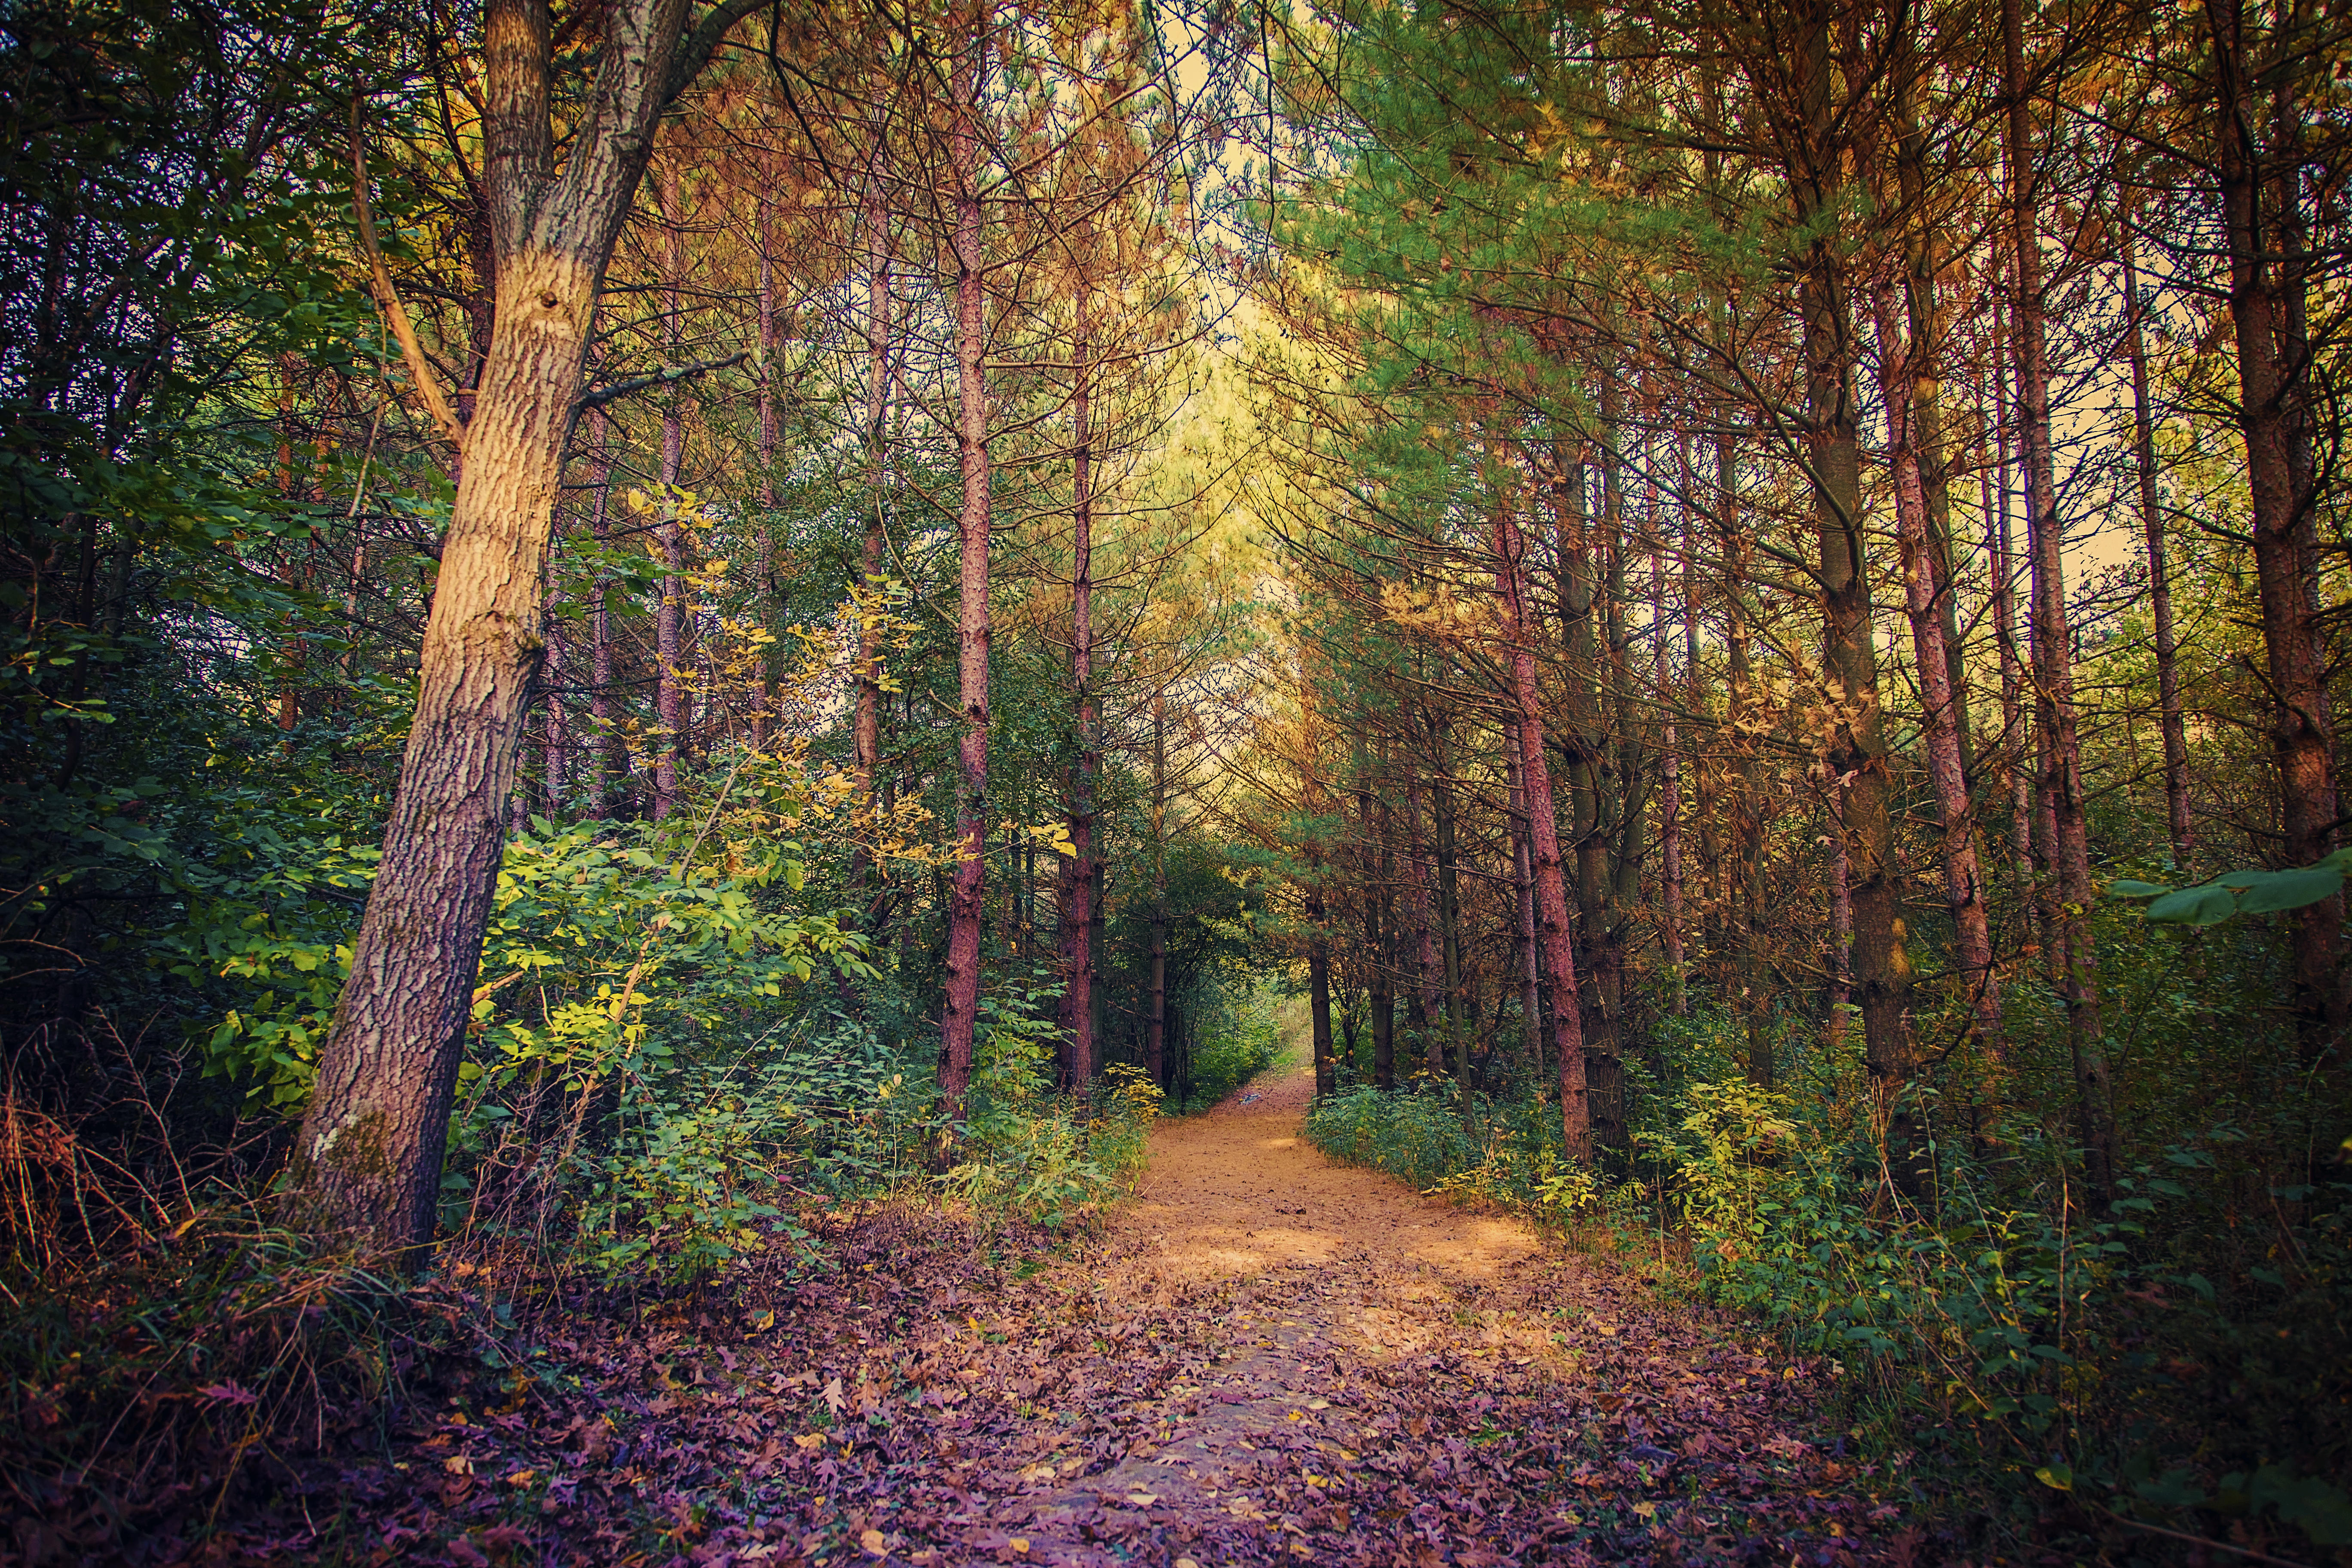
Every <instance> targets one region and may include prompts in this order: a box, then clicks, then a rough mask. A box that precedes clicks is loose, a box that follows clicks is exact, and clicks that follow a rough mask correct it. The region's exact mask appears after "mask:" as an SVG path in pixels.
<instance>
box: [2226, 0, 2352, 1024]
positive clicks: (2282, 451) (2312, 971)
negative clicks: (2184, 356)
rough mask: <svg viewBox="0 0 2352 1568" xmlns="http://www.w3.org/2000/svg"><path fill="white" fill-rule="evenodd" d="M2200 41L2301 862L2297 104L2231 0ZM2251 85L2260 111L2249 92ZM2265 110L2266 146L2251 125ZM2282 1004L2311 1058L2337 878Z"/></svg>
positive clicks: (2273, 666) (2289, 849) (2304, 470)
mask: <svg viewBox="0 0 2352 1568" xmlns="http://www.w3.org/2000/svg"><path fill="white" fill-rule="evenodd" d="M2205 15H2206V22H2207V26H2208V28H2209V30H2210V33H2211V36H2212V42H2213V89H2214V90H2213V106H2214V137H2213V140H2214V153H2215V154H2216V156H2215V174H2216V176H2217V179H2218V183H2219V184H2220V187H2221V191H2220V194H2221V219H2222V230H2223V236H2224V238H2225V240H2226V243H2227V245H2228V248H2229V258H2230V322H2231V328H2232V329H2233V331H2234V334H2235V338H2236V346H2237V351H2238V393H2239V395H2238V424H2239V430H2240V433H2241V434H2242V437H2243V438H2244V441H2245V445H2246V489H2247V491H2248V493H2249V496H2250V499H2251V500H2252V512H2253V519H2252V521H2253V535H2254V582H2255V590H2256V595H2257V597H2258V599H2259V601H2260V603H2261V605H2262V614H2263V654H2264V659H2265V668H2264V671H2263V673H2264V675H2265V676H2266V678H2267V683H2268V685H2269V687H2270V692H2271V703H2272V710H2271V750H2272V753H2273V756H2274V757H2275V758H2276V759H2277V763H2278V773H2279V805H2280V826H2281V828H2282V829H2283V830H2284V831H2283V835H2282V837H2283V841H2282V843H2281V845H2280V848H2281V850H2282V852H2283V858H2284V860H2285V862H2286V864H2288V865H2290V866H2307V865H2310V864H2312V863H2313V862H2314V861H2316V860H2319V859H2322V858H2325V857H2326V855H2327V854H2328V853H2329V852H2330V850H2332V849H2333V848H2334V847H2335V843H2336V828H2337V826H2338V822H2337V817H2338V815H2339V811H2338V805H2337V797H2336V729H2335V716H2334V714H2333V712H2332V711H2331V709H2330V704H2329V700H2328V691H2327V674H2328V663H2329V661H2328V655H2327V644H2326V630H2325V625H2324V623H2323V622H2322V621H2321V619H2320V616H2321V609H2320V596H2319V545H2318V537H2317V531H2316V520H2315V511H2316V510H2317V487H2316V484H2315V471H2314V465H2313V456H2312V417H2311V409H2310V392H2309V380H2310V363H2311V350H2310V345H2309V342H2307V338H2308V329H2307V327H2306V326H2305V318H2306V313H2307V309H2308V307H2307V305H2306V302H2305V298H2306V294H2307V291H2308V284H2307V282H2306V278H2307V274H2308V272H2309V270H2310V268H2311V266H2312V261H2311V247H2310V242H2309V239H2308V237H2307V236H2306V234H2305V221H2304V218H2303V206H2302V204H2303V193H2302V182H2303V178H2304V175H2303V160H2304V159H2305V158H2306V157H2307V156H2308V153H2305V151H2304V150H2303V149H2302V147H2301V143H2302V142H2303V140H2304V136H2303V130H2302V121H2303V110H2302V107H2301V104H2300V103H2299V101H2298V100H2297V99H2296V96H2295V89H2294V83H2293V81H2292V79H2283V80H2281V81H2280V82H2279V83H2277V84H2275V85H2273V84H2269V83H2259V82H2257V81H2256V80H2254V79H2253V78H2252V66H2251V61H2250V57H2251V56H2252V47H2251V46H2250V43H2249V40H2248V38H2247V37H2246V30H2247V28H2246V16H2245V8H2244V5H2243V3H2242V0H2205ZM2264 95H2267V96H2268V97H2269V98H2270V100H2271V102H2270V104H2269V106H2268V109H2267V112H2266V110H2265V106H2264V105H2263V103H2262V102H2261V101H2260V99H2261V97H2263V96H2264ZM2265 119H2268V120H2269V121H2271V122H2272V125H2273V141H2274V142H2275V143H2277V144H2276V145H2273V146H2270V147H2267V148H2266V147H2264V146H2263V145H2262V144H2261V143H2260V142H2258V141H2257V139H2256V133H2255V126H2256V125H2257V124H2259V123H2261V122H2262V121H2263V120H2265ZM2291 920H2292V922H2293V925H2294V978H2295V993H2296V997H2295V1000H2296V1005H2297V1008H2298V1010H2299V1011H2301V1012H2302V1014H2303V1015H2304V1017H2305V1038H2306V1041H2307V1042H2308V1045H2307V1051H2308V1053H2309V1054H2310V1055H2312V1056H2313V1057H2314V1058H2316V1057H2317V1055H2318V1053H2319V1052H2320V1051H2323V1050H2325V1049H2326V1048H2328V1047H2330V1046H2331V1045H2335V1044H2340V1042H2341V1039H2342V1037H2343V1032H2344V1028H2345V1026H2346V1023H2347V1019H2352V994H2347V987H2346V984H2345V978H2346V977H2345V975H2344V973H2343V972H2342V970H2341V968H2340V963H2341V958H2340V954H2339V953H2338V952H2337V947H2338V934H2339V932H2340V931H2341V930H2342V927H2343V923H2344V898H2343V895H2342V894H2341V893H2338V894H2336V896H2334V897H2332V898H2328V899H2326V900H2322V901H2320V902H2318V903H2315V904H2312V905H2308V906H2306V907H2305V908H2304V909H2302V910H2297V911H2295V912H2294V915H2293V916H2292V917H2291Z"/></svg>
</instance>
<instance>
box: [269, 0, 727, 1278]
mask: <svg viewBox="0 0 2352 1568" xmlns="http://www.w3.org/2000/svg"><path fill="white" fill-rule="evenodd" d="M749 8H750V7H749V6H748V5H742V6H740V7H739V8H734V9H731V10H730V11H727V12H722V13H719V14H716V15H714V16H712V17H711V18H710V19H709V21H707V22H706V23H705V24H703V25H702V26H699V27H698V28H697V29H696V30H695V31H694V33H693V34H692V35H691V36H689V37H685V38H683V39H682V38H681V37H680V33H681V31H682V28H683V26H684V22H685V18H686V5H685V3H684V0H616V4H614V5H613V6H612V7H611V8H610V11H609V13H608V19H607V23H606V25H607V26H608V28H609V29H610V30H611V33H612V35H613V37H614V47H613V48H611V49H610V50H608V51H607V52H606V54H605V57H604V66H603V67H602V68H601V69H600V71H599V74H598V77H597V80H596V84H595V89H594V91H593V93H592V95H591V97H590V100H589V101H588V102H587V104H586V106H585V107H584V109H583V110H582V112H581V114H580V115H579V117H578V119H577V120H576V121H574V122H573V124H572V127H571V130H572V135H571V138H570V142H569V153H568V157H567V162H566V166H565V168H564V170H563V172H562V174H561V175H560V176H559V175H558V174H556V173H555V171H554V167H553V163H554V152H553V148H554V139H553V135H552V130H551V124H550V120H549V109H550V97H551V67H550V19H549V16H548V11H547V8H546V6H545V5H543V4H537V3H533V0H488V5H487V8H486V11H485V14H484V17H483V32H484V50H483V52H484V57H485V60H484V64H485V70H484V78H483V79H484V98H483V124H484V146H485V159H484V170H483V177H484V184H485V187H486V193H487V195H488V207H489V212H490V218H491V222H492V225H493V231H494V237H495V241H496V247H497V271H496V291H495V305H494V317H493V326H492V331H491V335H490V341H489V344H488V353H487V354H486V355H485V357H484V360H483V363H482V370H481V374H480V376H479V378H478V386H477V390H476V394H475V397H474V400H473V416H472V419H471V420H470V422H469V423H468V425H467V428H466V433H465V443H464V458H465V461H464V463H463V466H462V469H461V474H460V478H459V479H458V484H457V502H456V505H455V507H454V509H453V510H452V512H451V516H450V523H449V531H448V534H447V537H446V541H445V542H444V544H443V547H442V555H441V564H440V572H439V574H438V577H437V579H436V586H435V592H434V596H433V609H432V614H431V616H430V617H429V618H428V620H427V621H426V623H425V644H424V649H423V654H422V657H421V659H420V661H419V679H418V693H417V705H416V713H415V719H414V721H412V723H411V725H410V728H409V734H408V745H407V749H406V751H405V752H404V755H403V757H402V760H401V770H400V783H399V785H398V787H397V789H396V791H395V793H394V797H393V805H392V812H391V820H390V823H389V825H388V826H387V827H386V830H385V833H384V840H383V858H382V859H381V861H380V863H379V866H378V869H377V875H376V880H375V886H374V888H373V890H372V891H371V893H370V895H369V899H368V907H367V912H366V914H365V916H364V917H363V918H362V921H361V923H360V932H359V937H358V939H357V941H356V942H355V943H354V951H353V954H352V973H351V978H350V979H349V980H348V981H347V982H346V983H345V984H344V986H343V990H342V994H341V998H340V999H339V1000H338V1002H337V1005H336V1009H335V1019H334V1022H333V1024H332V1025H331V1027H330V1028H329V1031H328V1035H327V1038H326V1041H325V1043H324V1044H323V1046H322V1047H321V1048H320V1057H319V1073H318V1079H317V1084H316V1087H315V1088H314V1089H313V1090H312V1094H311V1100H310V1110H309V1113H308V1115H307V1116H306V1117H305V1118H304V1121H303V1124H302V1130H301V1131H300V1133H299V1136H298V1137H297V1138H296V1140H295V1147H294V1154H293V1160H292V1165H291V1168H290V1170H289V1174H288V1182H287V1198H286V1202H287V1208H288V1213H289V1216H290V1217H292V1218H294V1219H295V1220H296V1221H297V1223H299V1224H302V1225H305V1226H310V1227H312V1228H316V1229H320V1230H323V1231H330V1232H349V1233H357V1234H358V1235H360V1236H362V1237H366V1238H369V1239H372V1240H374V1241H377V1242H380V1243H387V1244H390V1245H393V1246H395V1247H415V1246H418V1245H421V1244H424V1243H426V1242H429V1241H430V1240H431V1238H432V1235H433V1228H434V1217H435V1207H436V1203H437V1200H438V1198H439V1195H440V1184H441V1161H442V1155H443V1152H444V1149H445V1145H446V1139H447V1136H448V1127H449V1107H450V1103H451V1098H452V1095H453V1093H454V1090H455V1089H456V1086H457V1068H458V1064H459V1062H460V1061H461V1059H462V1057H463V1044H464V1031H465V1028H466V1026H467V1019H468V1016H469V1012H470V1004H471V1001H472V997H473V991H474V982H475V978H476V973H477V970H478V966H479V963H480V961H481V951H482V938H483V934H484V930H485V927H486V925H487V922H488V914H489V904H490V897H491V892H492V889H493V886H494V883H495V879H496V877H497V874H498V867H499V855H500V852H501V850H502V848H503V847H504V842H505V823H504V821H503V817H504V807H505V805H506V801H507V798H508V796H509V795H510V794H511V793H512V791H513V787H514V773H515V758H516V752H517V750H518V748H519V746H520V741H521V738H522V734H523V729H524V721H525V716H526V713H527V710H528V708H529V704H530V693H531V686H532V681H533V679H534V678H535V676H536V674H537V672H538V668H539V662H540V654H541V636H540V612H541V598H540V595H541V581H542V574H543V572H544V567H545V562H546V554H547V548H548V541H549V535H550V533H551V528H552V524H553V520H554V511H555V501H556V496H557V492H558V487H559V484H560V481H561V479H562V458H563V449H564V446H565V443H566V441H567V438H568V437H569V436H570V433H571V428H572V417H573V415H574V413H575V411H576V409H577V407H578V403H579V398H580V395H581V388H582V374H583V368H584V366H585V363H586V354H587V345H588V340H589V334H590V331H591V329H592V323H593V317H594V314H595V308H596V296H597V291H598V289H599V288H600V286H601V284H602V282H603V279H604V268H605V264H606V263H607V261H609V259H610V258H611V256H612V251H613V245H614V239H615V238H616V237H617V236H618V234H619V232H620V227H621V224H622V222H623V220H624V218H625V216H626V215H627V212H628V208H629V204H630V202H631V200H632V198H633V197H634V195H635V192H636V189H637V185H638V184H639V182H640V180H641V179H642V178H643V176H644V174H645V166H646V154H647V151H648V149H649V148H650V146H651V134H652V130H653V124H654V121H655V119H656V116H657V115H658V114H659V112H660V111H661V110H662V108H663V106H664V105H665V104H666V103H667V102H668V101H669V100H670V99H671V98H673V97H674V96H675V95H676V93H677V91H678V90H679V89H682V88H683V87H684V86H685V85H686V83H687V82H688V80H690V79H692V77H693V76H694V75H695V74H696V73H697V72H698V70H699V68H700V67H701V65H702V63H703V62H704V61H705V60H707V59H708V58H709V55H710V52H711V51H712V50H713V49H714V48H716V47H717V46H718V44H719V40H720V38H722V37H724V34H725V32H726V30H727V28H728V27H729V26H731V25H732V22H733V20H734V19H735V18H736V17H740V16H741V15H743V14H744V12H745V11H747V10H748V9H749Z"/></svg>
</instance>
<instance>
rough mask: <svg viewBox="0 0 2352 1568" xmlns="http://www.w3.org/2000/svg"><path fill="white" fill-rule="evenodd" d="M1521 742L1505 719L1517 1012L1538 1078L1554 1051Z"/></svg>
mask: <svg viewBox="0 0 2352 1568" xmlns="http://www.w3.org/2000/svg"><path fill="white" fill-rule="evenodd" d="M1523 745H1524V743H1523V742H1521V741H1520V739H1519V726H1518V722H1517V721H1516V720H1512V721H1507V722H1506V723H1505V725H1504V727H1503V771H1504V775H1505V790H1506V799H1507V805H1506V819H1507V820H1506V826H1507V832H1508V836H1509V838H1510V841H1511V910H1512V912H1513V913H1514V914H1515V915H1516V916H1517V921H1518V923H1517V929H1516V931H1514V933H1513V934H1514V935H1516V936H1517V938H1518V949H1519V1018H1520V1020H1521V1023H1522V1024H1523V1026H1524V1033H1525V1036H1526V1039H1527V1047H1528V1066H1529V1067H1530V1068H1533V1069H1534V1073H1535V1078H1536V1081H1537V1082H1538V1083H1540V1082H1542V1081H1543V1076H1544V1064H1545V1062H1546V1061H1547V1060H1548V1059H1549V1057H1550V1052H1549V1050H1547V1049H1546V1048H1545V1046H1544V1036H1545V1033H1546V1030H1545V1027H1544V1016H1543V935H1542V933H1541V932H1540V931H1538V930H1537V929H1536V866H1535V855H1534V853H1533V851H1531V850H1530V849H1529V848H1528V796H1527V789H1526V787H1525V785H1524V784H1522V783H1521V781H1520V778H1519V773H1520V769H1519V756H1520V754H1521V752H1522V750H1523Z"/></svg>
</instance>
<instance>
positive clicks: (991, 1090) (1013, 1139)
mask: <svg viewBox="0 0 2352 1568" xmlns="http://www.w3.org/2000/svg"><path fill="white" fill-rule="evenodd" d="M1059 994H1060V992H1059V988H1058V987H1057V986H1051V985H1047V984H1044V983H1042V982H1033V983H1032V984H1029V985H1026V986H1006V987H1003V988H1002V989H1000V990H999V991H998V992H997V993H996V994H994V995H992V996H989V997H985V998H983V999H982V1003H981V1019H980V1024H981V1026H980V1028H979V1030H978V1031H977V1032H976V1035H975V1038H974V1040H973V1045H972V1082H971V1099H970V1103H969V1106H968V1108H967V1115H966V1130H967V1140H966V1142H965V1145H964V1158H963V1161H962V1163H960V1164H958V1165H957V1166H956V1167H955V1168H954V1169H952V1170H950V1171H949V1172H948V1173H946V1175H945V1176H944V1177H943V1178H942V1183H943V1184H944V1186H945V1187H946V1189H947V1191H948V1192H949V1193H950V1194H951V1195H953V1196H955V1197H957V1198H959V1199H961V1200H962V1201H964V1202H966V1203H969V1204H971V1205H973V1206H974V1207H977V1208H983V1209H1000V1210H1003V1211H1006V1212H1009V1213H1012V1214H1015V1215H1020V1216H1021V1217H1023V1218H1024V1219H1027V1220H1030V1221H1032V1222H1034V1223H1036V1224H1040V1225H1045V1226H1061V1225H1064V1224H1066V1223H1068V1222H1069V1221H1070V1220H1072V1219H1074V1218H1076V1217H1078V1216H1079V1215H1084V1214H1086V1213H1087V1212H1090V1211H1091V1210H1092V1209H1094V1208H1095V1207H1096V1206H1097V1205H1101V1204H1103V1203H1106V1202H1108V1201H1109V1200H1110V1199H1111V1198H1112V1197H1114V1196H1116V1195H1117V1194H1118V1191H1119V1189H1120V1178H1121V1177H1122V1176H1123V1175H1125V1174H1126V1173H1128V1172H1129V1171H1130V1170H1132V1169H1133V1168H1134V1167H1135V1166H1136V1165H1137V1164H1139V1163H1141V1159H1142V1152H1143V1141H1144V1135H1145V1133H1146V1132H1147V1131H1149V1130H1150V1124H1151V1121H1152V1119H1153V1118H1155V1117H1156V1116H1158V1115H1159V1113H1160V1091H1159V1090H1158V1089H1156V1088H1155V1087H1153V1086H1152V1084H1151V1082H1150V1079H1146V1078H1145V1077H1144V1076H1143V1075H1142V1074H1141V1073H1140V1072H1139V1071H1138V1070H1137V1069H1134V1068H1127V1067H1125V1066H1124V1065H1123V1064H1122V1065H1117V1066H1114V1067H1112V1068H1110V1069H1109V1070H1108V1072H1106V1074H1105V1075H1104V1079H1103V1084H1104V1087H1103V1088H1102V1089H1100V1090H1099V1091H1098V1093H1097V1099H1096V1103H1095V1107H1094V1108H1093V1110H1092V1113H1091V1114H1089V1108H1088V1107H1087V1105H1086V1104H1085V1103H1084V1102H1082V1101H1078V1100H1070V1099H1065V1098H1063V1097H1061V1096H1057V1095H1056V1094H1055V1092H1054V1077H1053V1075H1054V1057H1055V1041H1056V1039H1057V1037H1058V1031H1057V1029H1056V1027H1055V1025H1054V1023H1053V1020H1052V1018H1051V1016H1050V1011H1049V1009H1050V1005H1051V1004H1052V1002H1053V1001H1054V1000H1055V998H1056V997H1057V996H1058V995H1059Z"/></svg>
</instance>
